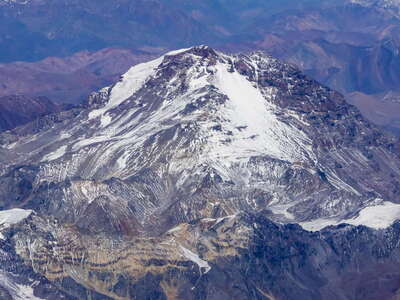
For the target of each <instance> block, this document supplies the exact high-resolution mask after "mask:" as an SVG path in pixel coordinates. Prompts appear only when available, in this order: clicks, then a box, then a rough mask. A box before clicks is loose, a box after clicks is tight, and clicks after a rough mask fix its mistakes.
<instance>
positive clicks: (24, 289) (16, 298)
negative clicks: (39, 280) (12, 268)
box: [0, 273, 42, 300]
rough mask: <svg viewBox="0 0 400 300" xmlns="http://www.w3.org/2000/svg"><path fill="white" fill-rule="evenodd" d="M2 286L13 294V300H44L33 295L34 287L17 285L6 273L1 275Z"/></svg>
mask: <svg viewBox="0 0 400 300" xmlns="http://www.w3.org/2000/svg"><path fill="white" fill-rule="evenodd" d="M0 286H2V287H4V288H5V289H6V290H7V291H8V292H9V293H10V294H11V296H12V299H13V300H42V298H39V297H36V296H35V295H34V294H33V288H32V286H29V285H23V284H17V283H15V282H14V281H13V280H12V279H11V278H10V276H7V275H6V274H4V273H0Z"/></svg>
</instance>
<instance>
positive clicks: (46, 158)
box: [42, 145, 67, 161]
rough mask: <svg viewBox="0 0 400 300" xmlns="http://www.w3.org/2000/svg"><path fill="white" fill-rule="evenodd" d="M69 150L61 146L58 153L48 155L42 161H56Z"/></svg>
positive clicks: (65, 146)
mask: <svg viewBox="0 0 400 300" xmlns="http://www.w3.org/2000/svg"><path fill="white" fill-rule="evenodd" d="M66 150H67V145H64V146H61V147H60V148H58V149H57V150H56V151H54V152H51V153H49V154H47V155H46V156H44V157H43V159H42V161H51V160H56V159H58V158H60V157H61V156H63V155H64V154H65V152H66Z"/></svg>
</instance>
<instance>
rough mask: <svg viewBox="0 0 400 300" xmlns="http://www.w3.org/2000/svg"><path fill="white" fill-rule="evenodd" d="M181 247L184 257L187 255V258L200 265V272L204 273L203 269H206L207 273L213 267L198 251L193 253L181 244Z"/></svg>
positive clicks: (205, 272)
mask: <svg viewBox="0 0 400 300" xmlns="http://www.w3.org/2000/svg"><path fill="white" fill-rule="evenodd" d="M179 247H180V249H181V250H182V254H183V256H184V257H186V258H187V259H189V260H191V261H192V262H194V263H195V264H197V265H198V266H199V270H200V273H201V274H203V273H202V271H203V269H204V274H207V273H208V272H209V271H210V270H211V267H210V265H209V264H208V262H206V261H205V260H202V259H201V258H200V257H199V256H198V255H197V254H196V253H193V252H192V251H190V250H189V249H187V248H185V247H183V246H181V245H179Z"/></svg>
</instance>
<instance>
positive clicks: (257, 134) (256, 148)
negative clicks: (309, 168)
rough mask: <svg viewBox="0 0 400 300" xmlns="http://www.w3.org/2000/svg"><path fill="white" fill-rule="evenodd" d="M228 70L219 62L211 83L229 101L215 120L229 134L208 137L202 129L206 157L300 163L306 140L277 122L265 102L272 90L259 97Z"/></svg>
mask: <svg viewBox="0 0 400 300" xmlns="http://www.w3.org/2000/svg"><path fill="white" fill-rule="evenodd" d="M228 68H229V65H228V64H226V63H219V64H218V65H217V66H216V67H215V69H216V73H215V77H214V79H213V81H214V82H213V83H214V85H215V86H216V87H217V88H218V89H219V90H220V91H221V92H222V93H223V94H225V95H226V96H227V97H228V98H229V100H227V102H226V103H225V104H224V106H223V107H222V108H221V109H220V110H219V118H220V120H221V123H220V125H221V126H222V129H223V130H224V131H225V132H226V131H231V132H232V135H231V136H226V135H224V134H223V133H213V134H212V135H210V129H209V128H205V130H204V132H205V135H206V138H207V139H208V143H209V149H208V151H206V153H208V154H207V155H208V156H209V157H210V158H211V159H212V160H217V161H224V162H229V161H230V162H234V161H238V160H241V159H243V158H244V159H246V158H248V157H250V156H254V155H263V156H264V155H269V156H272V157H274V158H278V159H284V160H287V161H290V162H295V161H302V160H304V152H308V149H309V147H308V146H309V144H310V141H309V139H308V138H307V136H305V134H303V133H302V132H301V131H299V130H297V129H296V128H294V127H292V126H290V125H288V124H286V123H283V122H282V121H280V120H278V118H277V117H276V115H275V109H276V108H275V106H274V105H273V104H272V103H271V102H270V101H269V100H270V99H269V97H272V96H273V93H274V92H273V90H272V89H271V90H270V91H268V92H267V93H265V94H262V93H261V91H260V90H259V89H258V88H257V87H255V86H253V85H252V83H251V82H250V81H248V80H247V78H245V77H244V76H243V75H241V74H239V73H238V72H229V70H228ZM239 128H241V129H239ZM207 135H208V136H207ZM224 140H228V141H227V142H223V141H224Z"/></svg>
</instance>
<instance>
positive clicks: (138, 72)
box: [89, 56, 164, 127]
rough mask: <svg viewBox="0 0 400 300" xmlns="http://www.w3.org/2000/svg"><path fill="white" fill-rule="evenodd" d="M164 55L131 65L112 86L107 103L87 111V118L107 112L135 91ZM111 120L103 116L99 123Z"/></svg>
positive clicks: (104, 124) (104, 123)
mask: <svg viewBox="0 0 400 300" xmlns="http://www.w3.org/2000/svg"><path fill="white" fill-rule="evenodd" d="M163 59H164V57H163V56H162V57H160V58H158V59H155V60H152V61H149V62H146V63H141V64H138V65H136V66H133V67H132V68H130V69H129V70H128V72H126V73H125V74H124V75H123V76H122V78H121V80H120V81H119V82H118V83H117V84H116V85H115V86H114V87H113V88H112V90H111V94H110V99H109V101H108V102H107V104H106V105H105V106H104V107H102V108H99V109H96V110H94V111H92V112H90V113H89V120H91V119H95V118H97V117H99V116H103V115H104V114H107V112H108V111H109V110H111V109H113V108H115V107H117V106H118V105H119V104H121V103H122V102H123V101H125V100H126V99H128V98H129V97H130V96H132V95H133V94H134V93H135V92H137V91H138V90H139V89H140V88H141V87H142V86H143V84H144V83H145V82H146V80H147V78H149V76H151V75H154V70H155V69H156V68H157V67H158V66H159V65H160V63H161V62H162V61H163ZM110 122H111V117H110V116H107V115H106V116H104V117H102V119H101V125H102V126H103V127H104V126H107V125H108V124H109V123H110Z"/></svg>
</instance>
